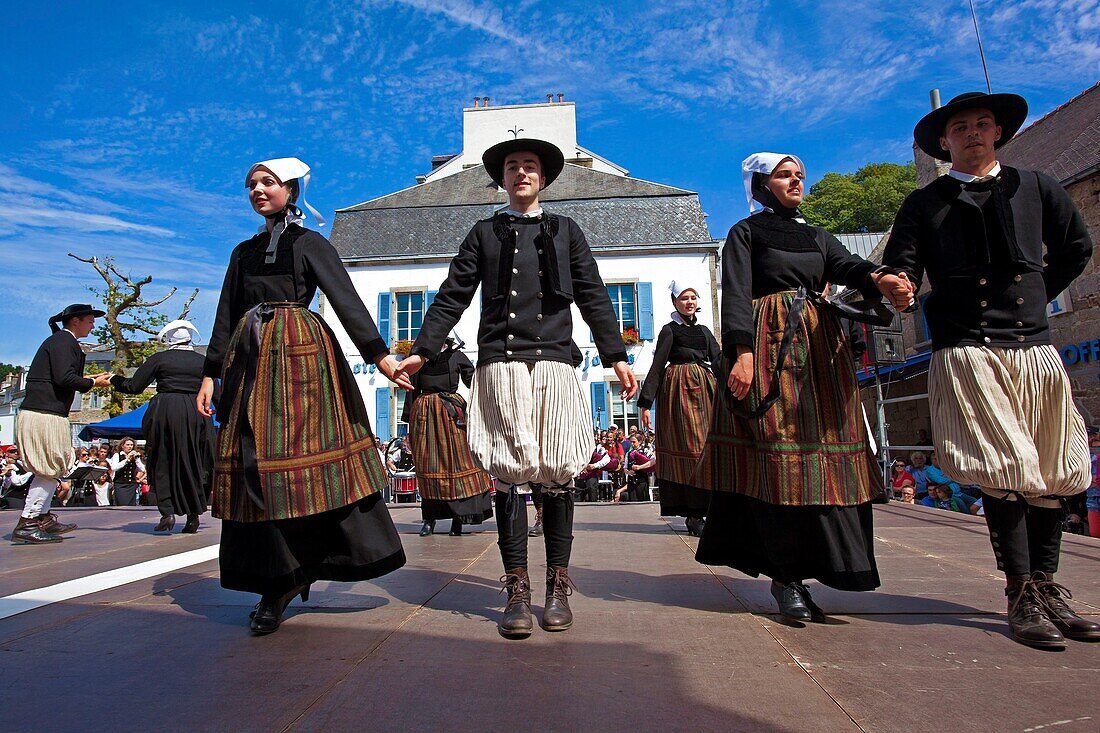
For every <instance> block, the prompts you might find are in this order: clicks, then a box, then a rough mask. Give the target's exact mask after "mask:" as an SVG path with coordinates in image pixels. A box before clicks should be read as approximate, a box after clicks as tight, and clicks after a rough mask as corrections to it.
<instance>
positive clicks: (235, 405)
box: [197, 158, 412, 634]
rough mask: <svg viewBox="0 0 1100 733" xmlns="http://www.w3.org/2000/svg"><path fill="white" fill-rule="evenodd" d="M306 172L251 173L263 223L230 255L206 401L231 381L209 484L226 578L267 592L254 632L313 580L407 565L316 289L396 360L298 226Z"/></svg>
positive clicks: (370, 343)
mask: <svg viewBox="0 0 1100 733" xmlns="http://www.w3.org/2000/svg"><path fill="white" fill-rule="evenodd" d="M308 181H309V166H307V165H306V164H305V163H303V162H302V161H300V160H298V159H297V158H278V159H275V160H267V161H264V162H262V163H257V164H256V165H254V166H252V167H251V168H250V169H249V171H248V174H247V175H246V176H245V186H246V188H248V191H249V200H250V201H251V203H252V208H253V209H254V210H255V211H256V213H258V214H260V215H261V216H262V217H264V219H265V220H266V222H265V225H264V226H263V227H262V228H261V230H260V233H259V234H257V235H256V236H254V237H252V238H251V239H248V240H245V241H244V242H241V243H240V244H239V245H237V247H236V248H235V249H234V250H233V253H232V254H231V255H230V258H229V269H228V271H227V272H226V275H225V284H224V285H223V286H222V292H221V299H220V300H219V302H218V310H217V316H216V318H215V321H214V330H213V333H212V334H211V337H210V345H209V347H208V348H207V353H206V362H205V364H204V366H203V374H204V375H205V376H204V378H203V381H202V387H201V388H200V390H199V395H198V398H197V403H198V408H199V411H200V412H201V413H202V414H204V415H206V416H210V415H211V414H212V411H211V399H212V397H213V394H214V379H215V378H217V377H219V376H220V377H221V378H222V393H221V401H220V402H219V403H218V415H219V421H220V422H221V432H220V434H219V436H218V446H217V456H216V461H215V470H214V492H213V494H214V497H213V499H214V500H213V513H214V516H216V517H219V518H221V519H222V520H224V521H223V522H222V534H221V553H220V556H219V562H220V564H221V583H222V586H223V587H225V588H230V589H232V590H241V591H246V592H251V593H259V594H260V602H259V603H257V604H256V608H255V610H254V611H253V613H252V621H251V624H250V627H251V629H252V631H253V632H255V633H257V634H267V633H271V632H273V631H275V630H276V629H278V628H279V624H280V623H281V622H282V615H283V611H284V610H285V609H286V606H287V604H289V603H290V601H291V599H293V598H294V596H296V595H301V597H302V600H303V601H305V600H307V599H308V597H309V586H310V584H311V583H313V582H314V581H317V580H341V581H357V580H367V579H369V578H375V577H378V576H380V575H385V574H386V573H389V572H391V571H393V570H396V569H397V568H399V567H401V566H402V565H404V564H405V553H404V551H403V550H402V548H401V539H400V537H398V535H397V530H396V529H395V528H394V526H393V520H392V519H390V514H389V511H388V510H387V509H386V504H385V502H383V501H382V489H383V488H384V487H385V484H386V474H385V471H384V470H383V468H382V464H381V462H380V461H379V459H378V452H377V451H375V450H374V438H373V433H372V431H371V429H370V424H369V422H368V421H367V411H366V409H365V407H364V406H363V398H362V395H361V393H360V392H359V387H358V386H356V384H355V379H354V377H353V376H352V374H351V369H350V367H348V363H347V360H346V359H345V358H344V355H343V352H342V351H341V349H340V348H339V344H338V342H337V340H336V337H335V336H334V335H333V333H332V330H331V329H330V328H329V327H328V325H327V324H325V322H324V320H322V319H321V317H320V316H318V315H317V314H315V313H313V312H311V311H310V310H309V309H308V306H309V304H310V303H311V302H312V301H313V298H314V296H315V295H316V293H317V290H318V289H320V290H321V292H323V293H324V294H325V297H326V299H327V302H328V303H329V305H331V306H332V309H333V311H334V312H335V313H336V315H337V317H338V318H339V319H340V322H341V323H342V324H343V326H344V328H345V329H346V330H347V333H348V335H349V336H350V337H351V340H352V342H353V343H354V344H355V347H356V348H357V349H358V350H359V353H360V354H361V355H362V357H363V358H364V359H366V360H367V361H372V362H374V363H375V364H377V365H378V369H379V370H380V371H381V372H382V374H384V375H385V376H387V377H392V376H393V372H394V364H395V362H394V360H393V358H392V357H390V356H389V355H388V354H389V350H388V349H387V347H386V343H385V341H383V340H382V338H381V337H380V336H379V335H378V328H377V327H376V326H375V324H374V319H373V318H371V316H370V313H368V312H367V309H366V307H365V306H364V305H363V301H361V300H360V299H359V296H358V295H357V294H356V292H355V287H354V286H353V285H352V283H351V278H350V277H348V273H347V270H345V269H344V266H343V264H342V263H341V262H340V257H339V256H338V255H337V254H336V250H335V249H333V247H332V245H331V244H329V242H328V240H327V239H325V238H324V237H322V236H321V235H320V234H318V233H317V232H314V231H311V230H309V229H306V228H305V227H303V226H302V221H303V218H302V212H301V211H300V210H299V209H298V207H297V205H296V203H295V202H296V201H297V199H298V198H299V196H302V197H303V204H304V205H305V206H306V208H309V204H305V201H304V193H305V186H306V184H307V183H308ZM398 384H399V385H400V386H402V387H404V388H406V389H410V388H411V387H412V385H411V384H410V383H409V381H408V379H406V378H401V379H399V380H398Z"/></svg>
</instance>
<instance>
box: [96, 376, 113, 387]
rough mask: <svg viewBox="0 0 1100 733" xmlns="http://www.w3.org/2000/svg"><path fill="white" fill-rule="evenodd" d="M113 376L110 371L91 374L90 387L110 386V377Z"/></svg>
mask: <svg viewBox="0 0 1100 733" xmlns="http://www.w3.org/2000/svg"><path fill="white" fill-rule="evenodd" d="M112 376H114V375H112V374H111V373H110V372H100V373H99V374H95V375H93V376H92V389H95V388H97V387H110V386H111V377H112Z"/></svg>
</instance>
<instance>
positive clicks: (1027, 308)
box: [883, 92, 1100, 649]
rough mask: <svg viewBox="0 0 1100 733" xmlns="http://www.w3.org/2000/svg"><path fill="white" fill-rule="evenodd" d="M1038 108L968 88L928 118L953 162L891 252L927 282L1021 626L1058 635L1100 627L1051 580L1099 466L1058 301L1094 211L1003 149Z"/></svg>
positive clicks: (910, 204) (1082, 258) (1024, 632)
mask: <svg viewBox="0 0 1100 733" xmlns="http://www.w3.org/2000/svg"><path fill="white" fill-rule="evenodd" d="M1026 118H1027V103H1026V102H1025V101H1024V99H1023V98H1022V97H1020V96H1017V95H1015V94H981V93H978V92H970V93H967V94H962V95H960V96H958V97H955V98H954V99H952V100H951V101H950V102H948V103H947V104H946V105H945V106H943V107H941V108H939V109H936V110H934V111H932V112H931V113H929V114H928V115H926V116H925V117H924V118H923V119H921V121H920V122H918V123H917V126H916V129H915V130H914V131H913V136H914V137H915V139H916V142H917V144H918V145H919V146H920V148H921V149H922V150H924V152H926V153H928V154H929V155H931V156H932V157H935V158H939V159H940V160H945V161H950V162H951V170H950V172H949V173H948V175H946V176H943V177H941V178H938V179H937V180H935V181H933V182H932V183H930V184H928V185H927V186H925V187H924V188H922V189H920V190H918V191H914V192H913V193H912V194H910V195H909V197H908V198H906V200H905V201H904V203H902V205H901V209H900V210H899V211H898V215H897V218H896V219H895V221H894V226H893V229H892V230H891V233H890V239H889V242H888V243H887V246H886V252H885V255H884V257H883V264H885V265H889V266H892V267H897V268H899V269H902V270H904V271H906V272H907V273H908V274H909V276H910V278H911V279H912V280H913V281H914V283H915V284H916V286H917V287H918V288H919V287H920V281H921V278H922V277H923V275H924V274H925V273H926V272H927V274H928V280H929V284H930V285H931V294H930V295H929V296H928V299H927V301H926V302H925V305H924V314H925V319H926V321H927V323H928V330H929V332H930V333H931V336H932V349H933V354H932V361H931V363H930V366H929V376H928V392H929V402H930V406H931V411H932V426H933V438H934V441H935V444H936V455H937V456H938V457H939V460H940V467H941V468H942V469H943V471H944V473H946V474H947V475H948V476H949V477H951V478H952V479H954V480H955V481H958V482H959V483H963V484H976V485H978V486H981V487H982V494H983V497H982V501H983V505H984V507H985V516H986V523H987V524H988V526H989V534H990V539H991V541H992V544H993V553H994V555H995V556H996V558H997V567H998V568H999V569H1000V570H1001V571H1002V572H1004V573H1005V575H1006V578H1007V587H1006V589H1005V595H1006V596H1007V597H1008V623H1009V629H1010V630H1011V634H1012V638H1013V639H1015V640H1016V641H1018V642H1020V643H1022V644H1027V645H1029V646H1035V647H1041V648H1048V649H1061V648H1064V647H1065V646H1066V638H1067V637H1068V638H1071V639H1078V640H1081V641H1100V624H1096V623H1094V622H1091V621H1087V620H1085V619H1082V618H1080V617H1079V616H1077V615H1076V614H1075V613H1073V611H1072V610H1070V608H1069V606H1068V605H1067V604H1066V602H1065V600H1064V597H1068V595H1069V594H1068V593H1067V592H1066V591H1065V588H1064V587H1062V586H1061V585H1058V584H1056V583H1055V582H1054V579H1053V578H1054V573H1055V571H1057V569H1058V555H1059V551H1060V548H1061V531H1062V530H1061V524H1062V522H1061V520H1062V508H1061V505H1060V502H1059V499H1060V497H1065V496H1070V495H1073V494H1077V493H1080V492H1082V491H1084V490H1085V488H1086V487H1087V486H1088V484H1089V481H1090V475H1089V474H1090V471H1089V468H1090V466H1089V451H1088V439H1087V437H1086V433H1085V426H1084V422H1083V421H1082V419H1081V416H1080V415H1079V414H1078V413H1077V410H1076V409H1075V407H1074V404H1073V400H1072V396H1071V394H1070V385H1069V379H1068V378H1067V376H1066V372H1065V369H1064V367H1063V366H1062V362H1061V360H1060V359H1059V357H1058V352H1057V351H1056V350H1055V348H1054V346H1052V345H1051V341H1050V329H1049V327H1048V324H1047V303H1049V302H1050V301H1051V300H1053V299H1054V298H1055V297H1057V296H1058V294H1059V293H1061V292H1062V291H1063V290H1065V289H1066V288H1067V287H1068V286H1069V284H1070V283H1071V282H1073V280H1074V279H1075V278H1076V277H1077V276H1078V275H1080V274H1081V272H1082V270H1084V268H1085V266H1086V265H1087V264H1088V262H1089V259H1090V257H1091V256H1092V242H1091V241H1090V240H1089V234H1088V230H1087V228H1086V227H1085V223H1084V220H1083V219H1082V217H1081V213H1080V212H1079V211H1078V210H1077V208H1076V207H1075V206H1074V205H1073V202H1072V201H1071V200H1070V198H1069V196H1068V195H1067V194H1066V192H1065V191H1064V190H1063V189H1062V188H1061V186H1059V185H1058V182H1057V181H1055V180H1054V179H1052V178H1050V177H1049V176H1047V175H1045V174H1043V173H1037V172H1035V171H1027V170H1018V169H1016V168H1011V167H1009V166H1002V165H1001V164H1000V163H998V162H997V155H996V150H997V148H999V147H1000V146H1001V145H1003V144H1004V143H1006V142H1008V141H1009V140H1010V139H1012V136H1013V135H1014V134H1015V133H1016V131H1017V130H1019V129H1020V126H1021V125H1022V124H1023V122H1024V120H1025V119H1026Z"/></svg>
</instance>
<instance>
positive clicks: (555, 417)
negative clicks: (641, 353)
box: [398, 138, 637, 637]
mask: <svg viewBox="0 0 1100 733" xmlns="http://www.w3.org/2000/svg"><path fill="white" fill-rule="evenodd" d="M482 161H483V162H484V163H485V170H486V171H487V172H488V174H489V176H490V178H492V179H493V182H494V183H496V184H497V185H498V186H500V187H501V188H503V189H504V190H505V191H507V192H508V208H507V209H506V210H504V211H501V212H498V213H497V214H496V215H495V216H493V217H492V218H491V219H485V220H483V221H480V222H478V223H477V224H475V225H474V227H473V229H472V230H471V231H470V233H469V235H467V237H466V239H465V240H464V241H463V242H462V245H461V247H460V248H459V251H458V254H457V255H456V256H455V257H454V259H453V260H451V267H450V270H449V271H448V273H447V279H446V280H445V281H444V282H443V284H442V285H441V286H440V288H439V292H438V293H437V294H436V297H435V300H434V301H433V302H432V306H431V308H429V309H428V312H427V313H426V314H425V315H424V322H423V324H422V326H421V328H420V335H419V336H418V337H417V339H416V343H415V344H414V345H413V350H412V355H411V356H409V357H408V358H407V359H405V360H404V361H402V362H401V363H400V364H399V365H398V373H399V374H400V373H405V372H407V373H410V374H412V373H415V372H416V371H417V370H419V369H420V368H421V367H422V366H423V365H424V363H425V362H426V361H427V360H428V359H429V358H431V357H432V356H434V355H435V353H436V352H438V351H439V348H440V346H441V345H442V343H443V339H444V338H445V337H446V335H447V333H448V332H449V331H450V330H451V329H452V328H454V325H455V324H456V323H457V322H458V319H459V317H460V316H461V315H462V312H463V311H465V310H466V308H467V307H469V305H470V301H471V300H472V299H473V296H474V292H475V291H476V290H477V289H478V287H479V286H480V287H481V300H482V308H481V326H480V328H479V331H478V366H477V371H476V373H475V375H474V386H473V391H472V392H471V396H470V424H469V435H470V448H471V449H472V451H473V454H474V456H475V458H476V459H477V462H478V463H479V464H480V465H481V466H482V467H483V468H485V469H486V470H487V471H488V472H489V473H490V474H492V475H493V476H495V477H496V478H497V481H498V484H497V493H496V517H497V530H498V534H499V541H498V544H499V545H500V554H501V558H502V560H503V561H504V571H505V575H504V577H503V578H502V579H501V580H502V582H503V583H504V584H505V587H506V588H507V590H508V604H507V606H506V607H505V610H504V617H503V619H502V620H501V623H500V627H499V628H500V632H501V634H503V635H505V636H516V637H523V636H528V635H530V633H531V630H532V622H531V585H530V578H529V576H528V572H527V508H526V503H525V501H524V497H523V495H522V493H521V492H524V491H526V490H528V487H529V486H530V485H532V484H537V485H539V486H540V487H541V489H542V491H543V497H542V502H543V508H542V526H543V531H544V532H545V537H546V565H547V568H546V605H545V607H544V609H543V614H542V626H543V628H545V629H547V630H548V631H561V630H564V629H568V628H569V627H570V626H571V625H572V623H573V614H572V611H571V610H570V608H569V599H568V596H569V594H570V593H571V591H572V581H570V579H569V573H568V566H569V558H570V550H571V548H572V544H573V494H572V491H571V484H572V481H573V477H574V476H576V475H577V474H578V473H580V470H581V468H582V467H584V465H585V464H586V463H587V462H588V457H589V455H590V454H591V451H592V442H591V441H592V430H591V425H590V423H589V419H588V415H587V407H586V403H585V400H584V394H583V392H582V391H581V386H580V383H579V382H578V381H577V374H576V372H575V371H574V369H573V361H574V353H575V349H576V347H575V345H574V344H573V341H572V334H573V317H572V315H571V313H570V303H572V302H576V304H577V306H578V307H579V308H580V312H581V315H582V316H583V317H584V320H585V322H586V323H587V324H588V325H589V326H590V327H591V329H592V333H594V334H596V348H597V350H598V351H599V353H600V358H601V360H602V362H603V363H604V364H613V365H614V366H613V368H614V370H615V374H616V375H617V376H618V378H619V382H620V383H621V384H622V385H623V395H624V397H625V398H627V399H629V398H630V397H633V395H634V393H635V392H636V391H637V384H636V383H635V380H634V374H633V373H632V372H631V371H630V367H629V366H627V363H626V351H625V349H624V348H623V343H622V339H621V338H620V336H619V328H618V323H617V321H616V319H615V312H614V310H613V309H612V306H611V299H610V297H609V296H608V294H607V288H606V286H605V285H604V283H603V280H602V279H601V278H600V273H599V270H598V269H597V267H596V261H595V259H594V258H593V257H592V252H591V250H590V249H589V248H588V242H587V241H585V238H584V233H583V232H581V230H580V227H578V226H577V224H576V222H574V221H573V220H572V219H569V218H568V217H565V216H559V215H556V214H551V213H546V212H544V211H543V210H542V206H541V205H540V204H539V191H541V190H542V189H543V188H544V187H545V186H549V185H550V184H551V183H553V181H554V179H555V178H556V177H557V176H558V174H559V173H561V170H562V168H563V167H564V165H565V159H564V156H563V155H562V152H561V150H559V149H558V148H557V146H555V145H553V144H552V143H548V142H545V141H543V140H534V139H526V138H520V139H516V140H508V141H506V142H503V143H498V144H496V145H494V146H493V147H491V148H489V149H488V150H486V151H485V154H484V155H483V156H482Z"/></svg>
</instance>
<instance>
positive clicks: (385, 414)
mask: <svg viewBox="0 0 1100 733" xmlns="http://www.w3.org/2000/svg"><path fill="white" fill-rule="evenodd" d="M374 434H375V435H377V436H378V437H379V439H381V440H389V439H390V435H391V434H392V431H391V430H390V388H389V387H379V388H377V389H376V390H374Z"/></svg>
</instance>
